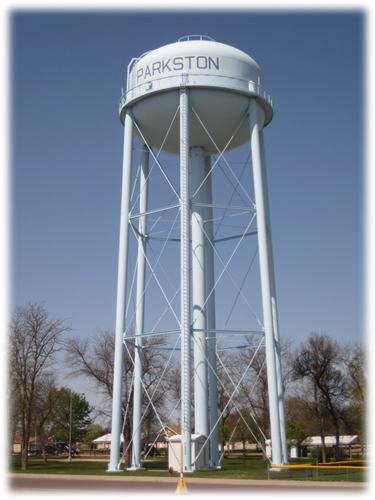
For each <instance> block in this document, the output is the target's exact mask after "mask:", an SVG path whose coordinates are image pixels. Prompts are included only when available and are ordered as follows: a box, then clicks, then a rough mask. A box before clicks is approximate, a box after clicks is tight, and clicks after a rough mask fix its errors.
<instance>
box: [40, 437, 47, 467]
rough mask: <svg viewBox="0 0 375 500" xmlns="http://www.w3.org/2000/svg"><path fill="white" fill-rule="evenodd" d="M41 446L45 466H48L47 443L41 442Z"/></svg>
mask: <svg viewBox="0 0 375 500" xmlns="http://www.w3.org/2000/svg"><path fill="white" fill-rule="evenodd" d="M40 445H41V447H42V456H43V463H44V464H46V463H47V453H46V447H45V443H43V442H42V441H41V443H40Z"/></svg>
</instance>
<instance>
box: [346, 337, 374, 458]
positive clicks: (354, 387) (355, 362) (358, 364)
mask: <svg viewBox="0 0 375 500" xmlns="http://www.w3.org/2000/svg"><path fill="white" fill-rule="evenodd" d="M341 359H342V362H343V364H344V366H345V370H346V374H347V376H348V385H349V391H348V402H349V415H350V416H349V418H350V422H349V428H350V430H351V432H353V434H358V435H359V437H360V441H361V445H362V455H363V452H364V449H363V445H364V443H365V442H366V440H367V436H366V433H367V425H366V424H367V419H368V415H367V410H368V395H367V394H368V392H367V391H368V387H367V385H368V350H367V349H366V348H365V346H363V345H362V344H360V343H358V342H355V343H351V342H349V343H346V344H344V345H343V346H342V349H341Z"/></svg>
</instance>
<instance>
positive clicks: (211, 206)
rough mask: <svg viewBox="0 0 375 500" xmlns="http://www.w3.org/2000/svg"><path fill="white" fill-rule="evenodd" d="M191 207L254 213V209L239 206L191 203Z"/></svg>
mask: <svg viewBox="0 0 375 500" xmlns="http://www.w3.org/2000/svg"><path fill="white" fill-rule="evenodd" d="M191 206H192V207H207V208H221V209H223V210H240V211H242V212H254V213H255V212H256V209H255V208H251V207H239V206H232V205H213V204H209V203H196V202H192V203H191Z"/></svg>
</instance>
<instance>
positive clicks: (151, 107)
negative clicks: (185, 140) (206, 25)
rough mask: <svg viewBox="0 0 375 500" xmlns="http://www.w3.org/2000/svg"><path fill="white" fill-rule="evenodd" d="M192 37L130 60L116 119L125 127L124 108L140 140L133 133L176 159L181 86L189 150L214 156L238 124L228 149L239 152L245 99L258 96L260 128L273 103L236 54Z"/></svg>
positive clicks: (254, 70)
mask: <svg viewBox="0 0 375 500" xmlns="http://www.w3.org/2000/svg"><path fill="white" fill-rule="evenodd" d="M191 38H192V37H185V38H181V39H180V40H179V41H178V42H176V43H173V44H170V45H165V46H164V47H160V48H158V49H156V50H152V51H150V52H147V53H146V54H144V55H143V56H141V57H140V58H138V59H133V61H132V63H131V64H130V65H129V69H128V82H127V91H126V94H124V96H122V99H121V100H120V119H121V121H122V123H124V116H125V110H126V108H128V107H131V108H132V112H133V116H134V119H135V121H136V123H137V124H138V125H139V128H140V129H141V131H142V134H143V137H141V136H140V134H139V132H138V131H137V130H136V131H135V133H136V135H137V136H138V137H139V138H140V139H141V140H145V141H146V142H147V143H148V144H149V146H151V147H153V148H155V149H158V150H162V151H163V152H167V153H172V154H176V155H178V154H179V152H180V135H179V121H178V116H177V117H176V116H175V115H176V109H178V105H179V90H180V87H181V85H183V84H186V86H187V87H188V88H189V102H190V106H191V107H192V108H194V110H195V111H196V114H195V112H194V111H193V109H192V108H190V111H189V140H190V147H191V148H192V147H202V148H203V151H204V154H205V156H210V155H213V154H217V153H218V150H220V151H222V150H223V149H224V148H225V147H226V145H227V143H228V135H229V136H231V135H232V134H234V133H235V132H236V130H237V128H238V126H239V125H240V124H241V125H240V128H239V129H238V130H237V132H236V134H235V137H234V139H233V141H232V142H231V143H230V145H229V147H228V148H227V151H229V150H232V149H235V148H238V147H239V146H242V145H243V144H245V143H246V142H248V141H249V139H250V130H249V121H248V120H245V119H244V117H245V115H246V112H247V110H248V107H249V95H256V96H257V101H258V121H259V129H262V128H263V126H265V125H267V124H268V123H269V122H270V121H271V119H272V116H273V111H272V99H271V96H270V95H269V93H268V92H267V91H265V90H264V88H263V86H264V82H263V74H262V72H261V70H260V68H259V66H258V64H257V63H256V62H255V61H254V60H253V59H252V58H251V57H250V56H248V55H247V54H245V53H244V52H242V51H241V50H239V49H236V48H234V47H230V46H229V45H225V44H223V43H218V42H215V41H214V40H212V39H208V37H201V36H200V37H199V39H198V40H194V39H191ZM193 38H194V37H193ZM174 117H175V119H174ZM173 119H174V120H173ZM172 122H173V124H172V127H171V129H170V131H169V133H168V130H169V128H170V126H171V123H172ZM241 122H242V123H241ZM202 124H203V125H202ZM210 136H211V137H210ZM166 137H167V138H166ZM165 138H166V139H165ZM164 141H165V142H164ZM215 144H216V146H215Z"/></svg>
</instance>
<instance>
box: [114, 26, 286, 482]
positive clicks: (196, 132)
mask: <svg viewBox="0 0 375 500" xmlns="http://www.w3.org/2000/svg"><path fill="white" fill-rule="evenodd" d="M119 112H120V119H121V122H122V123H123V124H124V152H123V180H122V200H121V223H120V248H119V266H118V289H117V312H116V348H115V368H114V386H113V409H112V444H111V458H110V463H109V466H108V471H113V472H114V471H118V470H119V469H120V464H119V452H120V433H121V399H122V379H123V350H124V332H125V326H126V289H127V280H128V276H127V274H128V273H127V261H128V245H129V225H130V220H129V219H130V217H129V210H130V196H131V171H132V150H133V136H134V134H135V135H137V137H138V138H139V139H141V141H142V142H143V149H144V151H143V155H142V162H141V166H140V168H141V172H140V192H139V193H140V194H139V213H138V214H137V217H136V218H137V220H138V229H136V231H137V234H138V235H139V240H138V261H137V299H136V303H137V314H136V335H135V339H134V343H135V345H136V349H135V354H134V357H135V359H134V363H135V365H134V406H133V452H132V457H133V458H132V469H134V470H137V469H139V468H140V452H141V419H142V416H141V413H142V380H141V379H142V361H143V358H142V357H143V354H142V353H143V349H142V346H143V338H144V336H145V335H146V333H145V332H144V302H145V268H146V263H145V259H146V243H147V217H148V215H149V212H148V208H147V197H148V192H149V190H151V189H152V186H151V185H150V186H149V185H148V171H149V157H150V152H152V151H153V150H156V151H162V152H166V153H170V154H172V155H177V156H179V171H180V189H179V192H178V210H179V224H180V235H179V244H180V269H181V271H180V301H181V304H180V311H181V316H180V318H179V332H180V336H181V419H180V420H181V442H182V450H183V466H184V470H185V471H190V470H191V468H192V459H193V460H194V457H192V456H191V429H192V421H191V420H192V419H191V406H192V395H191V394H192V391H191V376H192V374H194V408H195V421H194V428H195V433H196V434H202V435H203V436H205V437H206V438H207V437H209V438H210V445H211V451H210V466H211V467H212V468H216V467H217V466H219V456H218V425H217V413H218V412H217V378H216V334H217V332H218V330H217V329H216V324H215V293H214V288H215V287H214V282H215V278H214V273H215V270H214V251H215V244H214V239H213V225H212V220H213V216H212V213H213V210H215V209H216V208H218V205H214V204H213V198H212V175H211V174H212V160H211V158H212V156H213V155H218V154H219V155H222V154H223V153H224V152H227V151H231V150H234V149H236V148H239V147H240V146H243V145H244V144H246V143H248V142H249V141H250V142H251V158H252V165H253V182H254V194H255V205H254V207H253V208H252V211H253V212H255V214H256V220H257V230H256V233H257V238H258V246H259V268H260V282H261V299H262V308H263V329H262V332H260V333H261V334H263V335H264V338H265V349H266V359H267V379H268V393H269V409H270V430H271V440H272V463H273V464H276V465H281V464H287V463H288V458H287V442H286V433H285V415H284V399H283V389H282V379H281V363H280V352H279V333H278V320H277V304H276V291H275V278H274V267H273V254H272V240H271V226H270V214H269V202H268V189H267V177H266V164H265V151H264V140H263V130H264V127H265V126H266V125H268V124H269V123H270V121H271V120H272V117H273V103H272V99H271V96H270V94H269V93H268V92H267V91H266V90H265V89H264V83H263V74H262V72H261V70H260V68H259V66H258V65H257V63H256V62H255V61H254V60H253V59H252V58H251V57H249V56H248V55H247V54H245V53H244V52H242V51H240V50H238V49H236V48H233V47H230V46H228V45H224V44H222V43H217V42H215V41H214V40H212V39H211V38H208V37H204V36H189V37H184V38H181V39H180V40H179V41H178V42H176V43H173V44H171V45H167V46H164V47H161V48H159V49H156V50H152V51H150V52H147V53H146V54H144V55H143V56H141V57H139V58H136V59H133V60H132V61H131V62H130V64H129V66H128V75H127V88H126V92H125V93H124V94H123V96H122V98H121V100H120V106H119ZM189 165H190V167H189ZM177 168H178V167H177ZM161 205H162V203H161ZM162 209H165V207H163V208H160V210H162ZM132 217H133V219H132V221H133V220H134V216H132ZM191 302H192V303H191ZM216 306H217V305H216ZM232 333H235V332H232ZM192 344H193V350H194V362H193V366H191V351H192Z"/></svg>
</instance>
